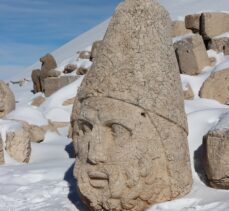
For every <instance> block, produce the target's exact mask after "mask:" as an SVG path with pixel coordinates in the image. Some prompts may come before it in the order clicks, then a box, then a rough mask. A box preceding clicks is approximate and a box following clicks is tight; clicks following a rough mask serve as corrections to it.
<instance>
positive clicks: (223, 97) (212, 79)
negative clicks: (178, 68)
mask: <svg viewBox="0 0 229 211" xmlns="http://www.w3.org/2000/svg"><path fill="white" fill-rule="evenodd" d="M199 95H200V97H201V98H207V99H213V100H217V101H219V102H220V103H223V104H226V105H229V68H227V69H224V70H221V71H217V72H214V73H212V74H211V75H210V76H209V77H208V79H207V80H206V81H205V82H204V83H203V85H202V87H201V89H200V94H199Z"/></svg>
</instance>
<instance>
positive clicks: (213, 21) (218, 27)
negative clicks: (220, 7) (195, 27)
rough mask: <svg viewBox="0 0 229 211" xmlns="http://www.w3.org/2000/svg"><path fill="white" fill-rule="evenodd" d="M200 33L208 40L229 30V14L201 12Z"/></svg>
mask: <svg viewBox="0 0 229 211" xmlns="http://www.w3.org/2000/svg"><path fill="white" fill-rule="evenodd" d="M200 19H201V22H200V24H201V27H200V29H201V31H200V34H201V35H202V36H203V38H204V39H206V40H208V39H211V38H213V37H215V36H218V35H221V34H223V33H225V32H228V31H229V14H228V13H222V12H206V13H202V14H201V18H200Z"/></svg>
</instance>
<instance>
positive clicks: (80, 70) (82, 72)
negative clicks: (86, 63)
mask: <svg viewBox="0 0 229 211" xmlns="http://www.w3.org/2000/svg"><path fill="white" fill-rule="evenodd" d="M88 69H89V68H85V67H80V68H78V69H77V71H76V73H77V75H85V74H87V72H88Z"/></svg>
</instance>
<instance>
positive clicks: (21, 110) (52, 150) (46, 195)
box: [0, 0, 229, 211]
mask: <svg viewBox="0 0 229 211" xmlns="http://www.w3.org/2000/svg"><path fill="white" fill-rule="evenodd" d="M161 3H162V4H163V5H164V6H165V7H166V8H167V9H168V10H169V12H170V14H171V16H172V18H173V19H183V17H184V15H186V14H189V13H198V12H200V11H229V1H228V0H219V1H216V0H161ZM108 22H109V21H108V20H107V21H105V22H104V23H102V24H100V25H99V26H97V27H95V28H93V29H92V30H90V31H89V32H87V33H85V34H83V35H81V36H79V37H77V38H75V39H74V40H72V41H70V42H69V43H67V44H66V45H64V46H62V47H60V48H59V49H57V50H56V51H54V52H53V55H54V56H55V58H56V59H57V62H58V65H59V68H60V69H63V66H64V65H65V64H67V63H70V62H71V63H72V62H73V61H74V60H75V57H76V56H75V55H76V52H77V51H79V50H84V49H88V48H90V46H91V44H92V43H93V41H95V40H99V39H102V37H103V35H104V33H105V31H106V27H107V25H108ZM208 54H209V56H211V57H212V56H213V57H215V58H216V60H217V62H216V65H215V66H214V67H206V68H204V70H203V72H202V74H200V75H198V76H188V75H181V79H182V83H184V84H186V83H190V85H191V87H192V88H193V90H194V94H195V99H194V100H192V101H185V110H186V113H187V118H188V124H189V137H188V141H189V148H190V157H191V161H192V170H193V178H194V184H193V189H192V191H191V193H189V194H188V195H187V196H185V197H183V198H181V199H177V200H174V201H171V202H166V203H161V204H158V205H154V206H153V207H151V208H150V209H149V210H151V211H193V210H197V211H211V210H214V211H215V210H217V211H223V210H224V211H228V210H229V191H226V190H216V189H212V188H209V187H207V186H206V185H205V184H204V183H203V182H202V180H201V179H200V175H201V173H202V172H201V166H198V165H197V166H196V165H195V166H194V160H195V159H197V158H198V156H201V155H200V152H201V150H200V149H201V144H202V138H203V136H204V135H205V134H206V133H207V132H208V131H209V130H210V129H211V128H214V127H221V126H222V127H228V126H229V106H226V105H222V104H220V103H218V102H217V101H214V100H207V99H200V98H199V97H198V91H199V89H200V87H201V85H202V84H203V82H204V81H205V80H206V78H207V77H208V76H209V75H210V73H211V72H214V71H220V70H222V69H223V68H226V67H229V56H228V57H226V56H224V55H223V54H217V53H216V52H214V51H209V52H208ZM41 56H42V55H41ZM76 63H77V64H80V65H81V66H88V65H90V63H89V62H88V61H82V60H79V61H77V62H76ZM39 65H40V64H39V62H37V63H36V64H34V65H33V66H31V67H29V68H27V69H26V70H24V71H22V72H21V73H20V74H19V75H17V76H15V75H14V73H12V75H10V74H7V75H4V76H3V75H2V74H1V73H0V74H1V75H0V76H1V79H5V80H6V81H10V80H11V79H12V80H15V79H16V78H17V79H22V78H28V79H29V78H30V74H31V70H32V68H35V67H38V66H39ZM82 79H83V77H81V78H79V79H78V80H77V81H75V82H73V83H72V84H70V85H68V86H67V87H65V88H63V89H61V90H59V91H58V92H56V93H55V94H53V95H52V96H50V97H48V98H46V101H45V102H44V103H43V104H42V106H40V107H35V106H31V101H32V100H33V99H34V98H35V97H36V96H39V95H40V94H36V95H33V94H32V92H31V90H32V83H31V81H30V82H27V83H26V84H25V86H22V87H20V86H18V85H12V84H10V86H11V89H12V90H13V92H14V93H15V95H16V100H17V101H18V103H17V108H16V111H14V112H12V113H10V114H9V115H7V119H19V120H25V121H27V122H29V123H32V124H35V125H44V124H46V123H47V122H48V120H52V121H57V122H58V121H59V122H66V121H69V118H70V113H71V109H72V106H63V105H62V103H63V102H64V101H65V100H67V99H70V98H72V97H74V96H75V95H76V92H77V89H78V87H79V86H80V83H81V81H82ZM219 122H220V124H218V123H219ZM8 127H13V125H12V122H11V121H9V120H0V132H1V134H2V135H3V137H4V133H5V131H6V130H7V128H8ZM67 133H68V128H67V127H65V128H62V129H59V131H58V133H57V132H51V131H50V132H47V133H46V136H45V140H44V142H42V143H39V144H37V143H32V156H31V162H30V164H19V163H17V162H15V161H13V160H12V159H11V158H9V157H8V156H7V154H6V153H5V156H6V157H5V159H6V164H5V165H3V166H1V167H0V211H30V210H31V211H32V210H42V211H65V210H66V211H70V210H77V209H78V210H80V211H81V210H85V207H84V206H83V205H82V204H81V202H80V200H79V197H78V194H77V193H76V181H75V179H74V178H73V165H74V158H73V152H72V150H73V149H72V145H71V140H70V139H68V138H67ZM3 139H4V138H3Z"/></svg>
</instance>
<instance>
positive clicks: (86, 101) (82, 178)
mask: <svg viewBox="0 0 229 211" xmlns="http://www.w3.org/2000/svg"><path fill="white" fill-rule="evenodd" d="M170 33H171V20H170V18H169V15H168V13H167V12H166V11H165V10H164V9H163V8H162V7H161V6H160V5H159V4H158V3H157V1H152V0H126V1H125V2H124V3H121V4H120V5H119V6H118V8H117V9H116V11H115V14H114V16H113V18H112V20H111V22H110V25H109V27H108V30H107V32H106V34H105V37H104V40H103V44H102V45H101V47H100V49H99V54H98V56H97V57H96V59H95V61H94V63H93V65H92V68H91V70H90V71H89V72H88V74H87V75H86V76H85V78H84V80H83V82H82V86H81V87H80V90H79V92H78V95H77V97H76V99H77V100H75V104H74V108H73V114H72V123H73V140H74V141H73V143H74V147H75V150H76V154H77V162H76V165H75V169H74V174H75V176H76V178H77V182H78V187H79V190H80V193H81V197H82V199H83V201H84V202H85V203H86V204H87V205H88V206H89V207H90V208H91V209H92V210H115V211H116V210H117V211H118V210H119V211H121V210H122V211H127V210H131V211H134V210H145V209H146V208H147V207H149V206H151V205H152V204H155V203H158V202H162V201H166V200H172V199H175V198H177V197H179V196H182V195H184V194H186V193H188V192H189V191H190V189H191V185H192V176H191V169H190V161H189V152H188V144H187V134H188V129H187V122H186V116H185V112H184V104H183V103H184V102H183V93H182V92H183V91H182V86H181V81H180V75H179V69H178V65H177V61H176V57H175V53H174V49H173V45H172V40H171V38H170Z"/></svg>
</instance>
